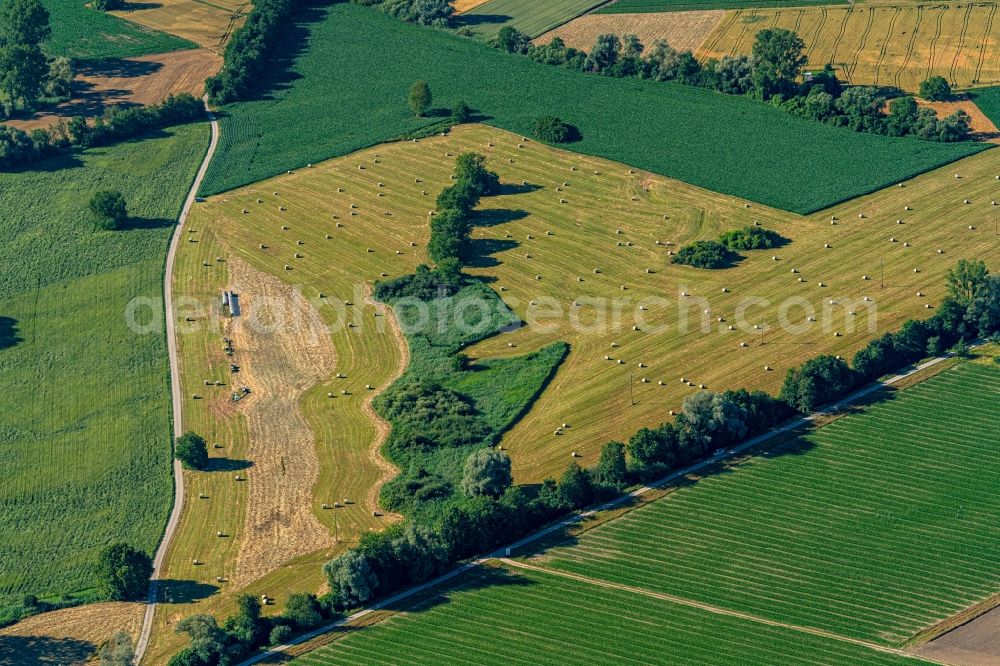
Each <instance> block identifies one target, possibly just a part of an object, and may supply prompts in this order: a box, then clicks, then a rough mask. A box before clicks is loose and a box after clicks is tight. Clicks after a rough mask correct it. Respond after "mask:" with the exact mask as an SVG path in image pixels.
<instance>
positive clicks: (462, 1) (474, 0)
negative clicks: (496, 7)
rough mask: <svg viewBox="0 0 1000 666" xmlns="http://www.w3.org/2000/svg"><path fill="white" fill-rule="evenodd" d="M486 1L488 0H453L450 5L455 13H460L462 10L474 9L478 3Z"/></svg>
mask: <svg viewBox="0 0 1000 666" xmlns="http://www.w3.org/2000/svg"><path fill="white" fill-rule="evenodd" d="M487 2H489V0H454V2H452V3H451V6H452V7H454V8H455V13H456V14H461V13H462V12H467V11H469V10H470V9H475V8H476V7H478V6H479V5H482V4H485V3H487Z"/></svg>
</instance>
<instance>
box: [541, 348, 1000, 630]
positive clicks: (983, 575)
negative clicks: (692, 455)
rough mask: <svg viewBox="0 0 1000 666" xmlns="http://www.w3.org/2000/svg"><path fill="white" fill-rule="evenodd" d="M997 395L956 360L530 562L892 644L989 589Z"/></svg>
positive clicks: (979, 374)
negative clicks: (854, 411) (921, 379)
mask: <svg viewBox="0 0 1000 666" xmlns="http://www.w3.org/2000/svg"><path fill="white" fill-rule="evenodd" d="M998 400H1000V368H998V367H997V366H996V364H975V363H962V364H959V365H957V366H955V367H954V368H951V369H949V370H946V371H945V372H943V373H941V374H938V375H937V376H935V377H932V378H931V379H928V380H927V381H925V382H922V383H920V384H917V385H915V386H913V387H911V388H908V389H906V390H904V391H898V392H889V393H887V394H885V397H884V399H883V400H882V401H880V402H876V404H874V405H872V406H869V407H865V408H863V409H862V410H860V412H859V413H857V414H852V415H849V416H845V417H843V418H841V419H838V420H836V421H834V422H833V423H831V424H829V425H827V426H824V427H822V428H819V429H817V430H815V431H813V432H812V433H810V434H808V435H806V436H804V437H802V438H800V439H798V440H794V441H792V442H790V443H788V444H785V445H782V446H781V447H779V448H777V449H773V450H771V451H769V452H767V453H765V454H764V455H762V456H759V457H756V458H750V459H747V460H745V461H742V462H740V463H734V464H731V465H728V466H726V468H723V469H718V470H716V473H715V474H711V475H708V476H704V477H703V478H701V479H700V480H697V481H694V482H692V483H691V484H689V485H686V486H682V487H680V488H678V489H677V490H676V491H675V492H674V493H672V494H671V495H670V496H668V497H667V498H664V499H662V500H659V501H656V502H653V503H651V504H648V505H646V506H643V507H640V508H638V509H636V510H634V511H632V512H630V513H627V514H625V515H624V516H623V517H621V518H619V519H617V520H614V521H612V522H610V523H606V524H604V525H601V526H599V527H596V528H594V529H593V530H590V531H589V532H586V533H585V534H583V535H582V536H580V537H579V538H578V539H576V540H575V542H574V543H572V544H567V545H565V546H562V547H558V548H555V549H552V550H550V551H547V552H545V553H544V554H542V555H539V556H536V558H534V559H533V560H532V561H533V562H538V563H539V564H542V565H543V566H546V567H549V568H553V569H556V570H560V571H565V572H572V573H574V574H580V575H584V576H589V577H594V578H598V579H601V580H606V581H610V582H613V583H617V584H623V585H635V586H640V587H642V588H644V589H648V590H652V591H655V592H661V593H666V594H675V595H679V596H681V597H684V598H688V599H693V600H696V601H700V602H705V603H711V604H716V605H719V606H723V607H726V608H731V609H734V610H739V611H743V612H748V613H753V614H755V615H759V616H762V617H765V618H768V619H771V620H776V621H780V622H788V623H792V624H796V625H800V626H808V627H815V628H819V629H823V630H827V631H832V632H834V633H836V634H839V635H843V636H847V637H852V638H857V639H863V640H867V641H872V642H875V643H880V644H884V645H890V646H901V645H903V644H904V643H905V642H906V641H907V640H908V639H910V638H911V637H912V636H914V635H915V634H917V633H918V632H920V631H921V630H923V629H925V628H927V627H929V626H931V625H934V624H936V623H938V622H940V621H942V620H944V619H945V618H947V617H949V616H951V615H953V614H955V613H957V612H960V611H962V610H963V609H964V608H966V607H967V606H970V605H972V604H975V603H977V602H980V601H982V600H984V599H986V598H988V597H990V596H991V595H995V594H996V593H997V592H998V591H1000V577H998V573H997V572H998V571H1000V554H998V553H997V550H996V549H995V548H993V547H992V544H993V543H994V542H995V540H996V538H997V536H998V529H997V524H998V517H1000V516H998V507H997V504H996V502H995V501H994V498H995V496H996V492H997V488H998V487H1000V472H998V470H1000V466H998V463H1000V447H998V445H1000V434H998V433H997V430H996V419H995V413H994V406H995V405H996V404H997V401H998Z"/></svg>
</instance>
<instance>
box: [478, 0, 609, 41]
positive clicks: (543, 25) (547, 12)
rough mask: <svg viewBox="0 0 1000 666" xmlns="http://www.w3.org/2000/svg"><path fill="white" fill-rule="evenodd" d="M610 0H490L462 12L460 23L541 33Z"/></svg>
mask: <svg viewBox="0 0 1000 666" xmlns="http://www.w3.org/2000/svg"><path fill="white" fill-rule="evenodd" d="M606 2H607V0H545V2H538V0H490V1H489V2H486V3H484V4H482V5H479V6H478V7H476V8H475V9H471V10H469V11H467V12H465V13H464V14H462V15H461V18H460V20H459V24H463V25H464V24H469V25H471V26H472V27H473V29H475V30H478V31H480V32H483V33H484V34H489V35H493V34H496V33H498V32H499V31H500V28H502V27H504V26H512V27H514V28H517V29H518V30H520V31H521V32H523V33H526V34H528V35H530V36H531V37H538V36H539V35H541V34H542V33H544V32H548V31H549V30H552V29H553V28H556V27H558V26H560V25H562V24H563V23H566V22H568V21H572V20H573V19H575V18H576V17H577V16H579V15H581V14H583V13H584V12H587V11H589V10H591V9H593V8H594V7H598V6H600V5H603V4H605V3H606ZM505 17H509V18H505ZM478 21H483V22H482V23H479V22H478Z"/></svg>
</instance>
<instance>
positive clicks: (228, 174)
mask: <svg viewBox="0 0 1000 666" xmlns="http://www.w3.org/2000/svg"><path fill="white" fill-rule="evenodd" d="M307 27H308V28H309V30H310V31H311V33H310V34H311V39H310V40H309V43H310V44H311V47H310V48H309V49H308V50H307V51H306V52H305V53H304V54H302V56H301V57H299V58H298V59H297V60H296V61H295V63H294V65H293V66H292V67H291V68H290V72H285V73H284V74H282V75H281V80H277V79H275V80H272V81H271V82H270V90H269V92H268V93H267V94H266V95H265V98H264V99H260V100H258V101H253V102H245V103H241V104H237V105H229V106H227V107H225V108H224V111H225V115H224V117H223V118H222V120H221V127H222V142H221V144H220V147H219V152H218V153H217V156H216V158H215V159H214V160H213V162H212V167H211V168H210V170H209V173H208V176H207V177H206V179H205V182H204V183H203V187H202V190H203V193H207V194H215V193H218V192H222V191H226V190H230V189H233V188H235V187H240V186H242V185H246V184H248V183H251V182H255V181H258V180H260V179H262V178H266V177H269V176H272V175H274V174H276V173H281V172H283V171H285V170H287V169H290V168H298V167H302V166H304V165H305V164H308V163H316V162H319V161H321V160H323V159H326V158H329V157H332V156H337V155H343V154H347V153H350V152H352V151H355V150H358V149H361V148H365V147H368V146H371V145H375V144H377V143H380V142H383V141H386V140H389V139H392V138H394V137H399V136H404V135H407V134H410V133H412V132H415V131H418V130H421V129H424V130H428V128H429V127H431V128H432V126H433V125H434V124H435V123H437V122H440V117H439V114H440V112H438V111H434V112H432V113H431V117H430V118H425V119H416V118H414V117H413V115H412V114H411V113H410V112H409V110H408V109H407V108H406V105H405V103H404V102H405V97H406V91H407V90H408V89H409V87H410V85H411V84H412V83H413V81H415V80H417V79H426V80H427V81H428V82H429V84H430V86H431V88H432V90H433V92H434V97H435V99H434V107H435V108H436V109H448V108H450V107H451V106H452V105H454V104H456V103H457V102H458V101H460V100H462V99H465V100H467V101H468V102H469V104H471V105H472V106H473V107H475V108H476V109H478V110H479V112H480V113H482V114H486V115H487V116H488V118H487V122H489V123H490V124H495V125H497V126H499V127H502V128H504V129H508V130H510V131H513V132H517V133H520V134H525V133H527V132H528V131H529V130H530V128H531V125H532V123H533V122H534V120H535V119H536V118H537V117H538V116H539V115H542V114H554V115H559V116H562V117H564V119H565V120H567V121H569V122H572V123H573V124H575V125H576V126H577V127H579V129H580V131H581V132H582V135H583V139H582V140H581V141H579V142H577V143H573V144H569V145H568V148H569V149H571V150H572V151H574V152H577V153H584V154H595V155H599V156H601V157H604V158H607V159H612V160H615V161H618V162H622V163H624V164H630V165H633V166H634V167H636V168H640V169H646V170H648V171H651V172H654V173H659V174H662V175H666V176H669V177H671V178H677V179H679V180H682V181H685V182H688V183H691V184H693V185H697V186H699V187H704V188H707V189H710V190H713V191H717V192H722V193H725V194H730V195H733V196H740V197H743V198H746V199H750V200H751V201H757V202H760V203H764V204H766V205H771V206H774V207H777V208H782V209H785V210H791V211H795V212H799V213H807V212H810V211H814V210H818V209H822V208H826V207H828V206H831V205H834V204H835V203H837V202H839V201H843V200H846V199H849V198H852V197H855V196H858V195H861V194H864V193H866V192H871V191H874V190H877V189H879V188H881V187H884V186H886V185H889V184H892V183H894V182H896V181H899V180H902V179H905V178H908V177H910V176H913V175H915V174H917V173H922V172H924V171H927V170H929V169H932V168H934V167H936V166H940V165H943V164H946V163H948V162H951V161H953V160H955V159H958V158H961V157H964V156H967V155H970V154H972V153H975V152H977V151H979V150H982V149H983V147H984V144H976V143H959V144H938V143H931V142H924V141H919V140H914V139H893V138H889V137H883V136H875V135H871V134H859V133H854V132H849V131H845V130H842V129H838V128H834V127H831V126H827V125H822V124H817V123H814V122H811V121H807V120H804V119H799V118H792V117H789V116H788V114H786V113H784V112H782V111H779V110H777V109H773V108H771V107H770V106H767V105H763V104H759V103H757V102H753V101H751V100H749V99H746V98H742V97H732V96H726V95H719V94H716V93H712V92H709V91H707V90H703V89H696V88H691V87H685V86H674V85H665V84H659V83H655V82H648V81H636V80H624V79H613V78H609V77H600V76H587V75H581V74H579V73H576V72H571V71H568V70H564V69H561V68H557V67H551V66H547V65H542V64H537V63H534V62H531V61H529V60H527V59H525V58H522V57H520V56H515V55H510V54H505V53H502V52H499V51H497V50H494V49H490V48H488V47H486V46H483V45H481V44H478V43H477V42H475V41H473V40H469V39H464V38H461V37H457V36H455V35H452V34H450V33H447V32H444V31H435V30H426V29H423V28H421V27H419V26H414V25H410V24H406V23H403V22H401V21H398V20H395V19H393V18H391V17H389V16H385V15H383V14H381V13H380V12H377V11H373V10H371V9H370V8H366V7H361V6H358V5H355V4H350V3H341V4H336V5H332V6H330V7H329V8H327V10H326V17H325V19H324V20H322V21H320V22H318V23H313V24H309V25H308V26H307ZM387 43H391V44H394V45H395V47H394V48H393V49H391V50H389V49H384V48H381V47H380V45H382V44H387ZM442 54H447V55H442ZM401 56H403V57H401ZM330 63H339V64H338V66H337V67H331V66H330ZM358 77H363V78H364V79H365V80H366V81H367V82H368V83H369V84H370V85H367V86H365V87H364V89H360V88H359V87H358V86H356V85H355V83H356V81H357V79H358ZM485 79H489V80H491V81H493V84H492V85H490V86H482V85H479V84H478V83H476V84H474V83H473V82H478V81H482V80H485ZM595 99H600V100H602V103H601V104H593V103H591V101H592V100H595ZM332 110H336V112H333V111H332ZM435 114H438V115H435ZM719 118H725V119H726V122H722V123H720V122H719ZM622 127H630V128H634V129H633V130H630V131H629V132H622V131H621V128H622ZM271 128H281V131H266V130H269V129H271ZM643 128H650V129H649V130H648V131H645V130H643ZM768 155H780V156H781V159H762V156H768ZM846 165H850V168H846ZM737 176H738V177H737Z"/></svg>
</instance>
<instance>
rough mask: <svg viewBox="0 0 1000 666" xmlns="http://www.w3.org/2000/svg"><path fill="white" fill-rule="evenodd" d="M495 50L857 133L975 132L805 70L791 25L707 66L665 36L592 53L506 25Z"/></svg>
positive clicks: (937, 135)
mask: <svg viewBox="0 0 1000 666" xmlns="http://www.w3.org/2000/svg"><path fill="white" fill-rule="evenodd" d="M490 45H491V46H493V47H495V48H498V49H500V50H503V51H506V52H508V53H516V54H521V55H524V56H526V57H528V58H530V59H532V60H534V61H535V62H540V63H544V64H548V65H555V66H559V67H566V68H568V69H574V70H577V71H580V72H586V73H590V74H598V75H602V76H612V77H617V78H640V79H650V80H654V81H673V82H676V83H681V84H684V85H690V86H699V87H702V88H708V89H710V90H715V91H718V92H722V93H726V94H730V95H747V96H749V97H752V98H754V99H758V100H762V101H764V102H768V103H769V104H771V105H772V106H774V107H776V108H779V109H782V110H784V111H786V112H788V113H790V114H792V115H795V116H799V117H803V118H809V119H811V120H816V121H819V122H823V123H827V124H830V125H834V126H837V127H846V128H848V129H851V130H854V131H856V132H871V133H874V134H884V135H888V136H914V137H917V138H920V139H924V140H927V141H944V142H951V141H964V140H966V139H968V138H969V133H970V130H969V123H970V118H969V115H968V114H967V113H965V112H964V111H962V110H959V111H956V112H955V113H953V114H951V115H949V116H948V117H947V118H944V119H940V120H939V119H938V117H937V114H936V113H935V111H934V110H933V109H931V108H927V107H923V108H921V107H919V106H918V105H917V103H916V100H915V99H914V98H913V97H912V96H908V95H904V96H900V97H897V98H895V99H892V100H891V101H889V100H888V98H887V97H886V95H885V94H884V93H883V92H882V90H881V89H880V88H877V87H873V86H852V87H849V88H844V86H843V85H842V84H841V83H840V81H838V80H837V76H836V73H835V72H834V70H833V68H832V67H831V66H830V65H829V64H827V65H826V66H825V67H824V68H823V69H822V70H821V71H819V72H805V71H804V67H805V65H806V55H805V42H803V41H802V39H801V38H800V37H799V36H798V35H797V34H796V33H795V32H793V31H791V30H786V29H783V28H767V29H764V30H761V31H760V32H759V33H757V37H756V39H755V41H754V45H753V49H752V51H751V54H750V55H749V56H747V55H740V56H723V57H722V58H721V59H714V58H712V59H709V60H707V61H705V62H704V63H701V62H699V61H698V59H697V58H695V57H694V54H693V53H691V51H678V50H676V49H674V48H672V47H671V46H670V45H669V44H668V43H667V42H666V41H665V40H662V39H660V40H657V41H655V42H654V43H653V45H652V47H651V48H650V49H649V50H648V52H647V50H646V47H645V45H644V44H643V43H642V42H641V41H640V39H639V38H638V37H637V36H636V35H624V36H623V37H621V38H619V37H618V36H617V35H611V34H605V35H599V36H598V37H597V41H596V43H595V44H594V46H593V47H592V48H591V49H590V50H589V51H587V52H584V51H581V50H579V49H574V48H571V47H567V46H566V44H565V42H564V41H563V40H562V39H561V38H559V37H555V38H554V39H553V40H552V41H551V42H549V43H548V44H538V45H536V44H532V43H531V38H530V37H529V36H528V35H526V34H524V33H521V32H519V31H518V30H516V29H515V28H512V27H510V26H505V27H504V28H502V29H501V30H500V32H499V34H498V35H497V36H496V37H495V38H493V39H492V40H491V41H490ZM644 54H645V55H644ZM800 79H801V81H800ZM920 92H921V96H922V97H924V98H925V99H928V100H932V101H940V100H942V99H948V98H949V97H950V96H951V90H950V88H949V87H948V83H947V81H945V80H944V79H943V78H942V77H940V76H937V77H931V78H930V79H928V80H927V81H925V82H924V83H923V84H922V85H921V87H920ZM887 102H888V108H889V111H888V113H886V112H885V108H886V103H887Z"/></svg>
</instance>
